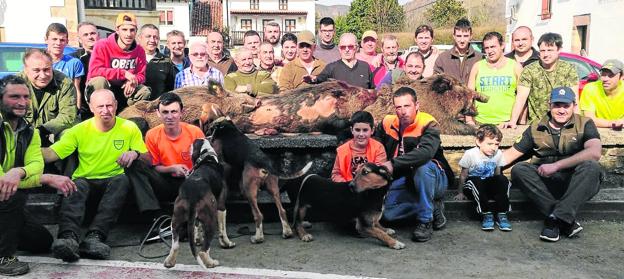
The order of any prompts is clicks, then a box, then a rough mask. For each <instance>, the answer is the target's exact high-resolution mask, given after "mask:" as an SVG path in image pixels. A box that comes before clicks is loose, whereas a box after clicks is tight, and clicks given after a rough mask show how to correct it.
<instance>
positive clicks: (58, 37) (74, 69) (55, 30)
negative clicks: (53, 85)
mask: <svg viewBox="0 0 624 279" xmlns="http://www.w3.org/2000/svg"><path fill="white" fill-rule="evenodd" d="M67 33H68V32H67V28H66V27H65V25H63V24H60V23H52V24H50V25H48V29H47V30H46V35H45V42H46V45H47V51H48V54H50V56H51V57H52V68H54V69H55V70H57V71H60V72H63V74H65V75H66V76H67V77H68V78H69V79H70V80H72V82H73V83H74V86H75V87H76V107H77V108H80V105H81V103H82V93H81V92H82V89H81V88H82V87H80V80H81V79H82V77H83V76H84V75H85V70H84V67H83V66H82V62H80V59H78V58H75V57H73V56H71V55H67V54H64V52H65V47H66V46H67V43H69V38H68V35H67Z"/></svg>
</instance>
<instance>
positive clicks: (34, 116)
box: [18, 70, 76, 136]
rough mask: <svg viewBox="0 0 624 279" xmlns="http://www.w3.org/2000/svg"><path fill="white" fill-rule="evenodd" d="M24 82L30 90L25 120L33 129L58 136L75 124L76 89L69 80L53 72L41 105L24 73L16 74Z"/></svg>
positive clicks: (59, 73)
mask: <svg viewBox="0 0 624 279" xmlns="http://www.w3.org/2000/svg"><path fill="white" fill-rule="evenodd" d="M18 75H19V76H21V77H22V78H24V79H25V80H26V85H27V86H28V89H29V90H30V98H31V106H30V111H29V112H28V113H27V114H26V120H28V122H30V123H32V124H33V127H35V128H39V127H40V126H43V127H44V128H45V129H46V130H48V131H49V132H50V133H52V134H55V135H57V136H58V135H59V134H60V133H61V132H62V131H63V130H65V129H67V128H70V127H71V126H73V125H74V124H76V88H75V87H74V83H73V82H72V80H71V79H69V78H68V77H67V76H65V75H64V74H63V73H61V72H59V71H56V70H54V71H53V77H52V81H50V83H49V84H48V86H46V87H45V88H43V97H42V98H41V103H39V101H38V100H37V97H36V94H35V88H34V87H33V85H32V84H31V83H30V81H29V80H28V77H27V76H26V74H25V73H24V72H21V73H19V74H18Z"/></svg>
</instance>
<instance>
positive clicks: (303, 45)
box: [299, 43, 312, 48]
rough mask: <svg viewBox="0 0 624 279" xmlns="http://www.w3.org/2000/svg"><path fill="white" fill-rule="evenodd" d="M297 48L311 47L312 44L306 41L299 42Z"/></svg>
mask: <svg viewBox="0 0 624 279" xmlns="http://www.w3.org/2000/svg"><path fill="white" fill-rule="evenodd" d="M299 48H312V45H309V44H306V43H299Z"/></svg>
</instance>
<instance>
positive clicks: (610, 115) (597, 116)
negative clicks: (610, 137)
mask: <svg viewBox="0 0 624 279" xmlns="http://www.w3.org/2000/svg"><path fill="white" fill-rule="evenodd" d="M623 69H624V64H623V63H622V61H620V60H617V59H609V60H607V61H605V62H604V64H602V69H600V80H599V81H595V82H591V83H588V84H586V85H585V87H584V88H583V94H582V95H581V103H580V110H581V111H582V112H583V115H585V116H586V117H589V118H591V119H593V120H594V122H595V123H596V126H598V127H602V128H613V129H616V130H620V129H622V127H623V126H624V81H622V75H623V73H622V70H623Z"/></svg>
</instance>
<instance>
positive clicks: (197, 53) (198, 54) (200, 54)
mask: <svg viewBox="0 0 624 279" xmlns="http://www.w3.org/2000/svg"><path fill="white" fill-rule="evenodd" d="M189 55H190V56H194V57H197V56H201V57H203V56H206V55H208V53H206V52H193V53H191V54H189Z"/></svg>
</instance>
